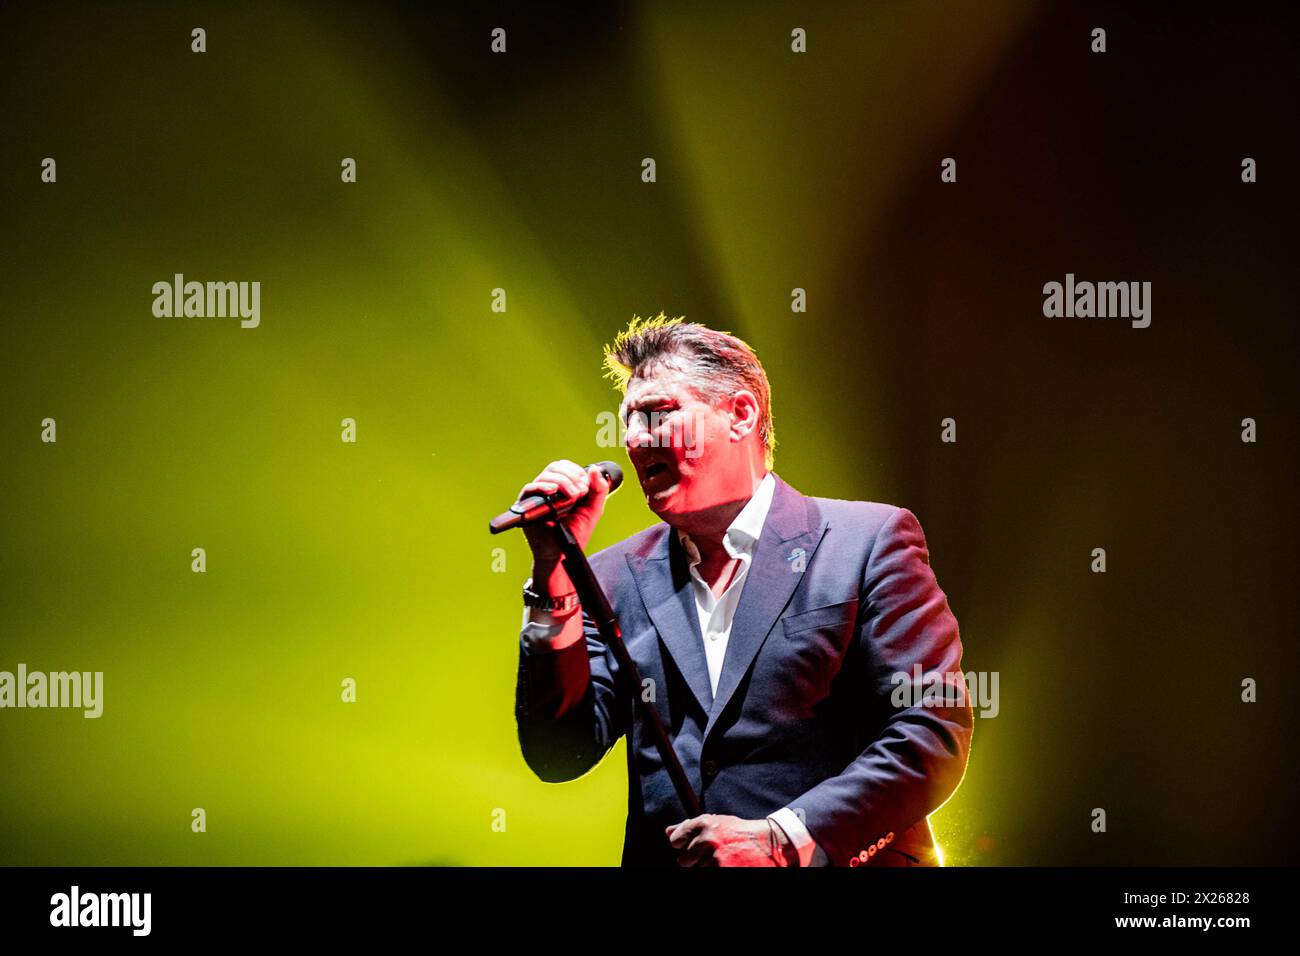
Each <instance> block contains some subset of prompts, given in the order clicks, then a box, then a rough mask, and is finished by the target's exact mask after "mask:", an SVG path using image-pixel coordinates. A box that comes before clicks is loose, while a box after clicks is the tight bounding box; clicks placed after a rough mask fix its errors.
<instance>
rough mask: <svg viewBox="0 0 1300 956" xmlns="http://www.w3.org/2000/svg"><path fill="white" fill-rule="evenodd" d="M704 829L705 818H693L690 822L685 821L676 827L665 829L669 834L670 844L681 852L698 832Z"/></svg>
mask: <svg viewBox="0 0 1300 956" xmlns="http://www.w3.org/2000/svg"><path fill="white" fill-rule="evenodd" d="M703 827H704V817H702V816H700V817H691V818H690V819H689V820H683V821H682V822H681V823H678V824H676V825H675V826H670V827H665V832H666V833H667V834H668V842H669V843H670V844H672V846H673V849H677V850H680V849H681V848H682V847H684V846H685V845H686V841H687V840H689V839H690V838H691V837H692V836H693V835H694V834H695V832H696V831H697V830H700V829H702V828H703Z"/></svg>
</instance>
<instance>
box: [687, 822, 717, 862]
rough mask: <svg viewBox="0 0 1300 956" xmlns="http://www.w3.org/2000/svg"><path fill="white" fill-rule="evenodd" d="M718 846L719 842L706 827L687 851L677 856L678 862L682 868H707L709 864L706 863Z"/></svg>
mask: <svg viewBox="0 0 1300 956" xmlns="http://www.w3.org/2000/svg"><path fill="white" fill-rule="evenodd" d="M716 845H717V841H716V840H714V838H713V834H712V832H711V831H710V830H709V829H708V828H707V827H706V828H704V829H702V830H700V831H699V832H698V833H697V834H696V835H695V839H693V840H691V842H690V843H689V844H688V845H687V847H686V849H685V850H683V851H682V852H681V853H679V854H678V855H677V862H678V864H680V865H681V866H701V865H703V866H707V865H709V864H708V863H707V862H706V861H708V860H709V859H711V858H712V856H713V851H714V849H715V847H716Z"/></svg>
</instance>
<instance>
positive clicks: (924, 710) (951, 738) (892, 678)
mask: <svg viewBox="0 0 1300 956" xmlns="http://www.w3.org/2000/svg"><path fill="white" fill-rule="evenodd" d="M860 608H861V609H862V610H861V611H860V613H861V615H862V616H861V618H860V621H861V623H860V625H859V629H858V635H857V640H858V641H859V643H860V649H861V651H862V652H863V656H864V659H865V660H866V662H867V672H868V675H869V680H870V681H871V682H872V683H873V685H874V690H875V695H876V698H877V700H878V701H879V702H880V705H881V706H882V707H883V708H884V709H885V714H884V721H883V724H882V725H881V730H880V733H879V735H878V736H877V737H876V739H875V740H874V741H872V742H871V743H870V744H869V745H868V746H867V748H866V749H865V750H863V751H862V753H861V754H860V755H859V756H858V757H857V758H855V759H854V760H853V762H852V763H850V764H849V765H848V766H847V767H845V768H844V770H843V771H842V772H841V773H839V774H838V775H836V776H834V777H831V778H829V779H827V780H824V781H822V782H821V783H819V784H818V785H817V786H815V787H813V788H812V789H810V790H808V791H806V792H805V793H804V794H803V795H801V796H800V797H799V799H797V800H795V801H793V805H794V806H798V807H800V808H802V809H803V811H804V814H805V817H804V819H805V823H806V826H807V828H808V831H809V832H810V833H811V834H812V837H813V839H814V840H816V842H817V845H818V846H819V847H821V848H823V849H824V850H825V852H826V854H827V855H828V857H829V859H830V863H831V864H832V865H833V866H845V865H848V861H849V858H850V857H852V856H855V855H857V854H858V853H859V852H860V851H861V850H862V849H864V848H866V847H868V846H870V845H871V844H873V843H876V842H877V841H879V840H881V839H885V838H887V837H888V834H890V833H891V832H892V833H896V834H899V835H901V834H902V833H903V832H904V831H905V830H906V829H908V828H909V827H910V826H912V825H913V824H914V823H916V822H917V821H919V820H921V819H922V818H923V817H925V816H926V815H927V814H929V813H931V812H932V811H934V810H936V809H937V808H938V807H940V806H941V805H942V804H943V803H944V801H945V800H947V799H948V797H949V796H951V795H952V793H953V791H955V790H956V789H957V785H958V784H959V783H960V782H961V778H962V775H963V773H964V772H965V769H966V759H967V755H968V753H969V750H970V739H971V730H972V724H973V712H972V709H971V705H970V702H969V699H968V694H967V690H966V683H965V678H964V677H963V676H962V672H961V639H960V636H959V634H958V630H957V619H956V618H955V617H954V616H953V613H952V610H951V609H950V608H949V607H948V599H947V597H946V596H945V595H944V593H943V591H942V590H940V588H939V584H938V582H937V581H936V580H935V577H934V572H933V571H932V570H931V568H930V560H929V553H928V551H927V550H926V546H925V536H924V535H923V533H922V531H921V525H920V523H919V522H918V521H917V520H916V517H915V516H914V515H913V514H912V513H911V512H910V511H908V510H906V509H905V508H900V509H897V510H896V511H895V512H894V513H893V514H892V515H890V517H889V518H887V519H886V520H885V522H884V524H883V525H882V526H881V528H880V530H879V532H878V533H877V535H876V539H875V542H874V544H873V545H872V550H871V554H870V556H869V557H868V559H867V564H866V568H865V571H864V574H863V580H862V593H861V599H860ZM917 665H919V667H920V672H921V675H922V687H920V688H915V692H914V693H906V694H905V693H904V692H903V691H902V690H901V689H900V688H901V683H902V679H903V678H902V677H899V676H896V675H903V677H905V683H906V689H907V691H908V692H912V691H913V689H914V688H913V685H914V674H915V671H914V668H915V667H916V666H917ZM933 680H942V681H943V684H944V688H945V690H942V691H941V690H940V689H938V688H935V687H934V684H933ZM926 687H930V688H932V695H931V699H928V700H923V699H921V691H922V690H923V689H925V688H926Z"/></svg>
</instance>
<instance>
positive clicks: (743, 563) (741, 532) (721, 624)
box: [522, 471, 826, 866]
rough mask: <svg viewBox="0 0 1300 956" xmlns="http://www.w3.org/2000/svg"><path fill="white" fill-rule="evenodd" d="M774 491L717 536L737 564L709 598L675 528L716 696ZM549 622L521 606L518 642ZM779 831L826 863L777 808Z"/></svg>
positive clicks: (695, 557) (802, 852)
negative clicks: (687, 564)
mask: <svg viewBox="0 0 1300 956" xmlns="http://www.w3.org/2000/svg"><path fill="white" fill-rule="evenodd" d="M775 491H776V479H775V478H773V477H772V473H771V472H770V471H769V472H768V473H767V474H766V475H764V476H763V480H762V481H760V482H759V483H758V487H757V488H755V489H754V494H753V497H751V498H750V499H749V501H748V502H746V503H745V507H744V508H742V509H741V510H740V514H738V515H736V518H735V520H734V521H732V522H731V524H730V525H729V526H728V527H727V530H726V532H725V533H724V534H723V536H722V546H723V547H724V548H725V549H726V550H727V554H729V555H730V556H731V557H732V558H733V559H736V560H739V562H740V564H739V565H738V566H737V567H736V570H735V573H734V574H733V575H732V578H731V580H730V581H729V582H728V583H727V587H726V589H725V590H724V591H723V592H722V594H721V595H720V596H718V597H716V598H715V597H714V595H713V589H712V588H711V587H710V586H709V584H708V582H706V581H705V580H704V578H702V577H701V576H700V572H699V571H698V570H697V565H699V563H700V552H699V549H698V548H696V546H695V543H694V542H693V541H691V539H690V536H689V535H688V534H686V532H684V531H681V530H678V531H677V538H678V540H679V541H681V543H682V547H683V549H685V551H686V554H687V557H688V559H689V561H690V574H691V588H692V590H693V591H694V592H695V610H696V613H697V614H698V615H699V619H700V634H701V635H703V640H704V658H705V661H706V662H707V663H708V667H709V686H710V687H711V688H712V689H713V693H715V694H716V693H717V692H718V679H719V677H721V675H722V662H723V660H725V658H726V655H727V640H728V638H729V637H730V636H731V622H732V621H733V619H734V618H735V616H736V607H737V606H738V605H739V604H740V592H741V590H742V588H743V587H744V585H745V578H746V576H747V575H748V574H749V566H750V563H751V562H752V561H753V558H754V546H755V545H756V544H757V543H758V539H759V536H760V535H761V534H762V533H763V524H764V523H765V522H766V520H767V512H768V510H769V509H770V508H771V506H772V495H773V492H775ZM552 620H554V618H553V617H552V616H551V615H550V614H549V613H548V612H545V611H538V612H535V616H534V612H533V609H532V608H528V607H525V608H524V621H523V635H522V636H523V639H524V641H525V642H527V643H529V644H544V643H545V642H546V641H548V640H549V639H551V638H553V637H555V636H556V635H558V634H559V633H560V631H561V630H562V629H563V627H564V623H563V621H561V622H560V623H558V624H555V623H550V621H552ZM768 819H769V820H773V821H775V822H776V824H777V825H778V826H779V827H780V828H781V829H782V830H783V831H785V834H786V836H788V837H789V838H790V842H791V843H792V844H793V845H794V847H795V848H796V849H797V851H798V853H799V863H800V865H801V866H822V865H825V863H826V854H825V852H823V851H822V849H821V847H819V846H817V844H816V842H814V840H813V838H812V834H810V833H809V832H808V828H807V827H805V826H804V824H803V821H802V820H800V819H799V816H798V814H796V813H795V812H794V811H793V810H791V809H790V808H789V807H782V808H781V809H780V810H777V811H776V812H775V813H772V814H770V815H769V816H768Z"/></svg>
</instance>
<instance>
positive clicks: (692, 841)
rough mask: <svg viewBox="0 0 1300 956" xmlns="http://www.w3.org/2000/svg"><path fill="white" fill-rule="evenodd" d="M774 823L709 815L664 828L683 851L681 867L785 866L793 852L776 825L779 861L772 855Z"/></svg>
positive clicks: (783, 833)
mask: <svg viewBox="0 0 1300 956" xmlns="http://www.w3.org/2000/svg"><path fill="white" fill-rule="evenodd" d="M774 826H775V824H772V823H770V822H769V821H767V820H742V819H740V817H727V816H721V815H719V814H716V813H706V814H704V815H703V816H698V817H691V819H689V820H683V821H682V822H681V823H678V824H676V825H675V826H670V827H667V828H665V830H664V832H665V833H666V834H667V836H668V842H669V843H671V844H672V846H673V848H674V849H676V850H680V851H681V852H680V853H678V854H677V862H678V863H679V864H680V865H682V866H786V865H788V864H787V862H786V861H787V860H789V859H790V858H791V854H792V853H793V852H794V851H793V848H792V847H791V846H790V841H789V838H787V837H786V835H785V832H784V831H783V830H782V829H781V828H780V827H779V826H776V837H777V841H778V842H777V849H776V858H775V859H774V858H773V856H772V832H773V827H774Z"/></svg>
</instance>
